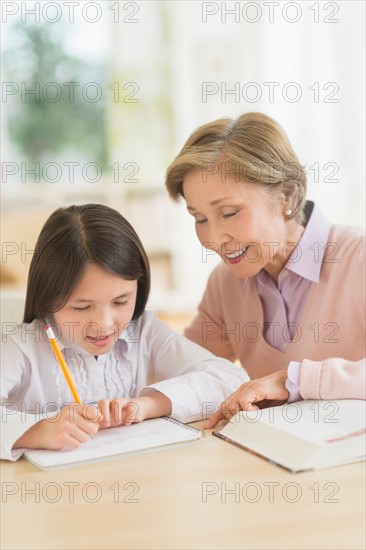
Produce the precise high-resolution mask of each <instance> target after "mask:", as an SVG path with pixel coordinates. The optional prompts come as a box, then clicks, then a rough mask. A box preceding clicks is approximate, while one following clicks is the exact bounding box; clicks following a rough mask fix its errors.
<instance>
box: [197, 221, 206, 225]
mask: <svg viewBox="0 0 366 550" xmlns="http://www.w3.org/2000/svg"><path fill="white" fill-rule="evenodd" d="M205 221H206V220H195V223H196V224H197V223H205Z"/></svg>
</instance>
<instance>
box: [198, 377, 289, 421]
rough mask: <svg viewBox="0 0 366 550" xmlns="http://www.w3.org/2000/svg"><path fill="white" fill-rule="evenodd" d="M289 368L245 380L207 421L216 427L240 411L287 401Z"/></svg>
mask: <svg viewBox="0 0 366 550" xmlns="http://www.w3.org/2000/svg"><path fill="white" fill-rule="evenodd" d="M286 378H287V370H281V371H278V372H275V373H273V374H269V375H268V376H263V377H262V378H257V379H256V380H251V381H250V382H245V384H243V385H242V386H240V388H239V389H238V390H236V392H234V393H233V394H232V395H230V397H228V398H227V399H226V400H225V401H224V402H223V403H222V404H221V407H220V409H219V410H218V411H217V412H216V413H214V414H213V415H212V416H211V418H210V419H209V420H208V421H207V422H206V423H205V425H204V426H203V427H204V428H214V427H215V426H216V424H218V423H219V422H220V420H223V419H225V420H230V418H231V417H233V416H234V414H236V413H237V412H238V411H253V410H256V409H263V408H265V407H271V406H274V405H282V404H283V403H286V401H287V399H288V396H289V392H288V391H287V389H286V388H285V381H286Z"/></svg>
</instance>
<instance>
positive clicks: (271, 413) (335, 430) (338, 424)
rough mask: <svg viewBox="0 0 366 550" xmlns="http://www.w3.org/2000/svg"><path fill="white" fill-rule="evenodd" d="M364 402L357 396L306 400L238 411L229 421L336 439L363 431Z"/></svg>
mask: <svg viewBox="0 0 366 550" xmlns="http://www.w3.org/2000/svg"><path fill="white" fill-rule="evenodd" d="M365 418H366V402H365V401H361V400H358V399H335V400H332V401H318V400H307V401H298V402H296V403H290V404H288V405H282V406H279V407H270V408H267V409H259V410H258V411H248V412H239V413H237V415H235V417H233V418H232V419H231V421H230V422H232V423H234V424H235V423H238V422H240V423H242V422H248V423H250V424H252V423H253V424H256V423H258V424H260V423H264V424H266V425H270V426H272V427H273V428H274V429H275V430H280V431H283V432H286V433H288V434H292V435H294V436H297V437H299V438H301V439H304V440H308V441H311V442H314V443H325V442H331V441H337V440H339V439H343V438H345V437H351V436H353V435H357V434H359V433H363V432H364V431H365Z"/></svg>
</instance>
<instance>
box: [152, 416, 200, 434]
mask: <svg viewBox="0 0 366 550" xmlns="http://www.w3.org/2000/svg"><path fill="white" fill-rule="evenodd" d="M162 418H163V419H164V420H166V421H167V422H171V423H172V424H175V425H176V426H181V427H182V428H185V429H186V430H191V431H192V432H202V430H199V429H198V428H194V427H193V426H188V425H187V424H183V422H181V421H180V420H176V419H175V418H172V417H171V416H162Z"/></svg>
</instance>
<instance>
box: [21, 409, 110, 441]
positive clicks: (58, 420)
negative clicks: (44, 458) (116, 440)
mask: <svg viewBox="0 0 366 550" xmlns="http://www.w3.org/2000/svg"><path fill="white" fill-rule="evenodd" d="M100 418H101V415H100V411H99V410H98V409H97V408H95V407H93V406H90V405H86V404H85V403H80V404H78V403H71V404H70V405H66V407H63V409H61V411H60V412H59V413H58V414H57V415H55V416H52V417H50V418H46V419H44V420H41V421H40V422H37V424H35V425H34V426H32V427H31V428H29V430H27V431H26V432H25V433H24V434H23V435H22V436H21V437H20V438H19V439H18V440H17V441H16V442H15V443H14V445H13V449H20V448H26V449H50V450H54V451H58V450H60V449H62V448H64V447H69V448H71V449H77V448H78V447H80V445H81V444H82V443H85V441H88V440H89V439H90V438H91V437H92V436H93V435H95V434H96V433H97V431H98V429H99V423H98V422H99V421H100Z"/></svg>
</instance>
